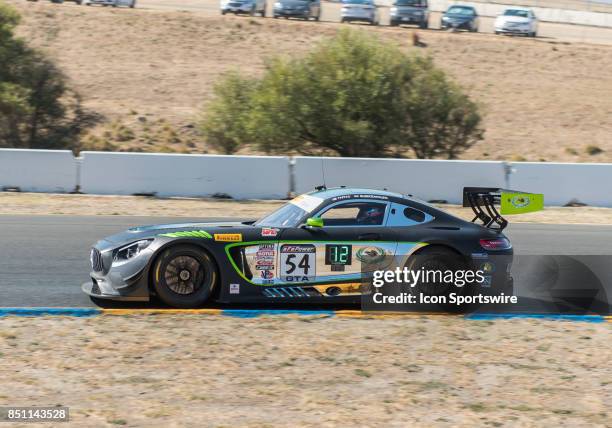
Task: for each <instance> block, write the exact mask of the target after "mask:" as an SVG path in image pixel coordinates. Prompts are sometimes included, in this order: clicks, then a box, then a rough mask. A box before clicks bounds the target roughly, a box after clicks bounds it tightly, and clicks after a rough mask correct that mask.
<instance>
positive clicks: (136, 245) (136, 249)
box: [113, 239, 153, 262]
mask: <svg viewBox="0 0 612 428" xmlns="http://www.w3.org/2000/svg"><path fill="white" fill-rule="evenodd" d="M151 242H153V239H143V240H142V241H138V242H133V243H131V244H129V245H126V246H125V247H121V248H119V249H117V250H115V251H113V262H121V261H125V260H129V259H132V258H134V257H136V256H137V255H138V254H140V252H141V251H142V250H144V249H145V248H147V247H148V246H149V245H151Z"/></svg>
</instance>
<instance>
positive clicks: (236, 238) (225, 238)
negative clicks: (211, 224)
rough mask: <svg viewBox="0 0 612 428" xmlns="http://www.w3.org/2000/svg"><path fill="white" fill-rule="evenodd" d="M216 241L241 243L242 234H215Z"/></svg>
mask: <svg viewBox="0 0 612 428" xmlns="http://www.w3.org/2000/svg"><path fill="white" fill-rule="evenodd" d="M215 241H220V242H241V241H242V233H215Z"/></svg>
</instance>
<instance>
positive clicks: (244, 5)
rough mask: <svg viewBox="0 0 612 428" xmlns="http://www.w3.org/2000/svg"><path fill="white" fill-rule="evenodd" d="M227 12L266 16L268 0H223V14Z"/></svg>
mask: <svg viewBox="0 0 612 428" xmlns="http://www.w3.org/2000/svg"><path fill="white" fill-rule="evenodd" d="M226 13H233V14H235V15H237V14H239V13H240V14H248V15H251V16H253V15H255V14H258V13H259V14H260V15H261V16H266V0H221V15H225V14H226Z"/></svg>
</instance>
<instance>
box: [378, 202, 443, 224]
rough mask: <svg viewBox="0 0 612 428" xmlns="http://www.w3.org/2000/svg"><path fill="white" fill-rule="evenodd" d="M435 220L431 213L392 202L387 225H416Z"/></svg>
mask: <svg viewBox="0 0 612 428" xmlns="http://www.w3.org/2000/svg"><path fill="white" fill-rule="evenodd" d="M431 220H433V216H432V215H431V214H427V213H426V212H423V211H421V210H418V209H416V208H413V207H409V206H407V205H402V204H396V203H395V202H394V203H392V204H391V209H390V211H389V217H388V219H387V226H390V227H398V226H415V225H417V224H423V223H427V222H429V221H431Z"/></svg>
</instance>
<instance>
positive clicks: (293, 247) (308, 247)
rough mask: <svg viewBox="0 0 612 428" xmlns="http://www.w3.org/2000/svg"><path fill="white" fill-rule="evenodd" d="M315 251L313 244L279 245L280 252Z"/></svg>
mask: <svg viewBox="0 0 612 428" xmlns="http://www.w3.org/2000/svg"><path fill="white" fill-rule="evenodd" d="M315 251H316V249H315V246H314V245H310V244H308V245H292V244H285V245H283V246H282V247H281V253H283V254H288V253H314V252H315Z"/></svg>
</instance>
